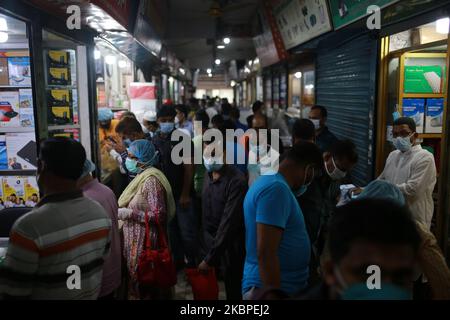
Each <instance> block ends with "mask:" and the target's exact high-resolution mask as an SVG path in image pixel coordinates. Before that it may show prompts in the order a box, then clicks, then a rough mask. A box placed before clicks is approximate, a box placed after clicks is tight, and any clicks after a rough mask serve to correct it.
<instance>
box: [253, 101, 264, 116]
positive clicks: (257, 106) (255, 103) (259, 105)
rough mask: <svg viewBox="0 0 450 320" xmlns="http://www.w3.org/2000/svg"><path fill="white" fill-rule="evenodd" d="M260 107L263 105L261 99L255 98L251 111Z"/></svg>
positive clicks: (255, 110)
mask: <svg viewBox="0 0 450 320" xmlns="http://www.w3.org/2000/svg"><path fill="white" fill-rule="evenodd" d="M262 107H263V103H262V102H261V101H259V100H256V101H255V102H254V103H253V106H252V111H253V113H255V112H257V111H258V110H260V109H261V108H262Z"/></svg>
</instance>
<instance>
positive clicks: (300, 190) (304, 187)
mask: <svg viewBox="0 0 450 320" xmlns="http://www.w3.org/2000/svg"><path fill="white" fill-rule="evenodd" d="M309 169H310V168H309V167H308V168H306V170H305V180H304V181H303V184H302V186H301V187H300V188H298V189H297V190H292V192H293V193H294V195H295V197H297V198H298V197H300V196H301V195H303V194H304V193H305V192H306V191H307V190H308V187H309V186H310V185H311V183H312V182H313V180H314V168H312V170H313V179H311V181H310V182H308V183H306V177H307V176H308V170H309Z"/></svg>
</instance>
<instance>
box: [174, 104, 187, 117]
mask: <svg viewBox="0 0 450 320" xmlns="http://www.w3.org/2000/svg"><path fill="white" fill-rule="evenodd" d="M175 110H176V111H180V112H181V113H184V116H185V117H186V118H187V116H188V114H189V110H188V107H186V106H185V105H184V104H177V105H176V106H175Z"/></svg>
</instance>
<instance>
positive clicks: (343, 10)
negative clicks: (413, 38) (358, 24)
mask: <svg viewBox="0 0 450 320" xmlns="http://www.w3.org/2000/svg"><path fill="white" fill-rule="evenodd" d="M395 2H398V0H329V3H330V13H331V17H332V19H333V25H334V28H335V29H340V28H342V27H344V26H346V25H348V24H350V23H352V22H355V21H356V20H359V19H361V18H363V17H365V16H366V15H367V8H368V7H369V6H371V5H377V6H379V7H380V8H381V9H383V8H385V7H387V6H389V5H391V4H393V3H395Z"/></svg>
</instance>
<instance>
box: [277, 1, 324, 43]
mask: <svg viewBox="0 0 450 320" xmlns="http://www.w3.org/2000/svg"><path fill="white" fill-rule="evenodd" d="M274 15H275V19H276V22H277V26H278V29H279V31H280V33H281V37H282V38H283V42H284V46H285V48H286V49H290V48H293V47H295V46H298V45H299V44H302V43H305V42H307V41H309V40H311V39H313V38H316V37H317V36H320V35H321V34H324V33H326V32H328V31H331V30H332V26H331V21H330V17H329V15H328V7H327V1H326V0H284V1H282V2H280V4H279V5H278V6H276V7H274Z"/></svg>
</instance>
